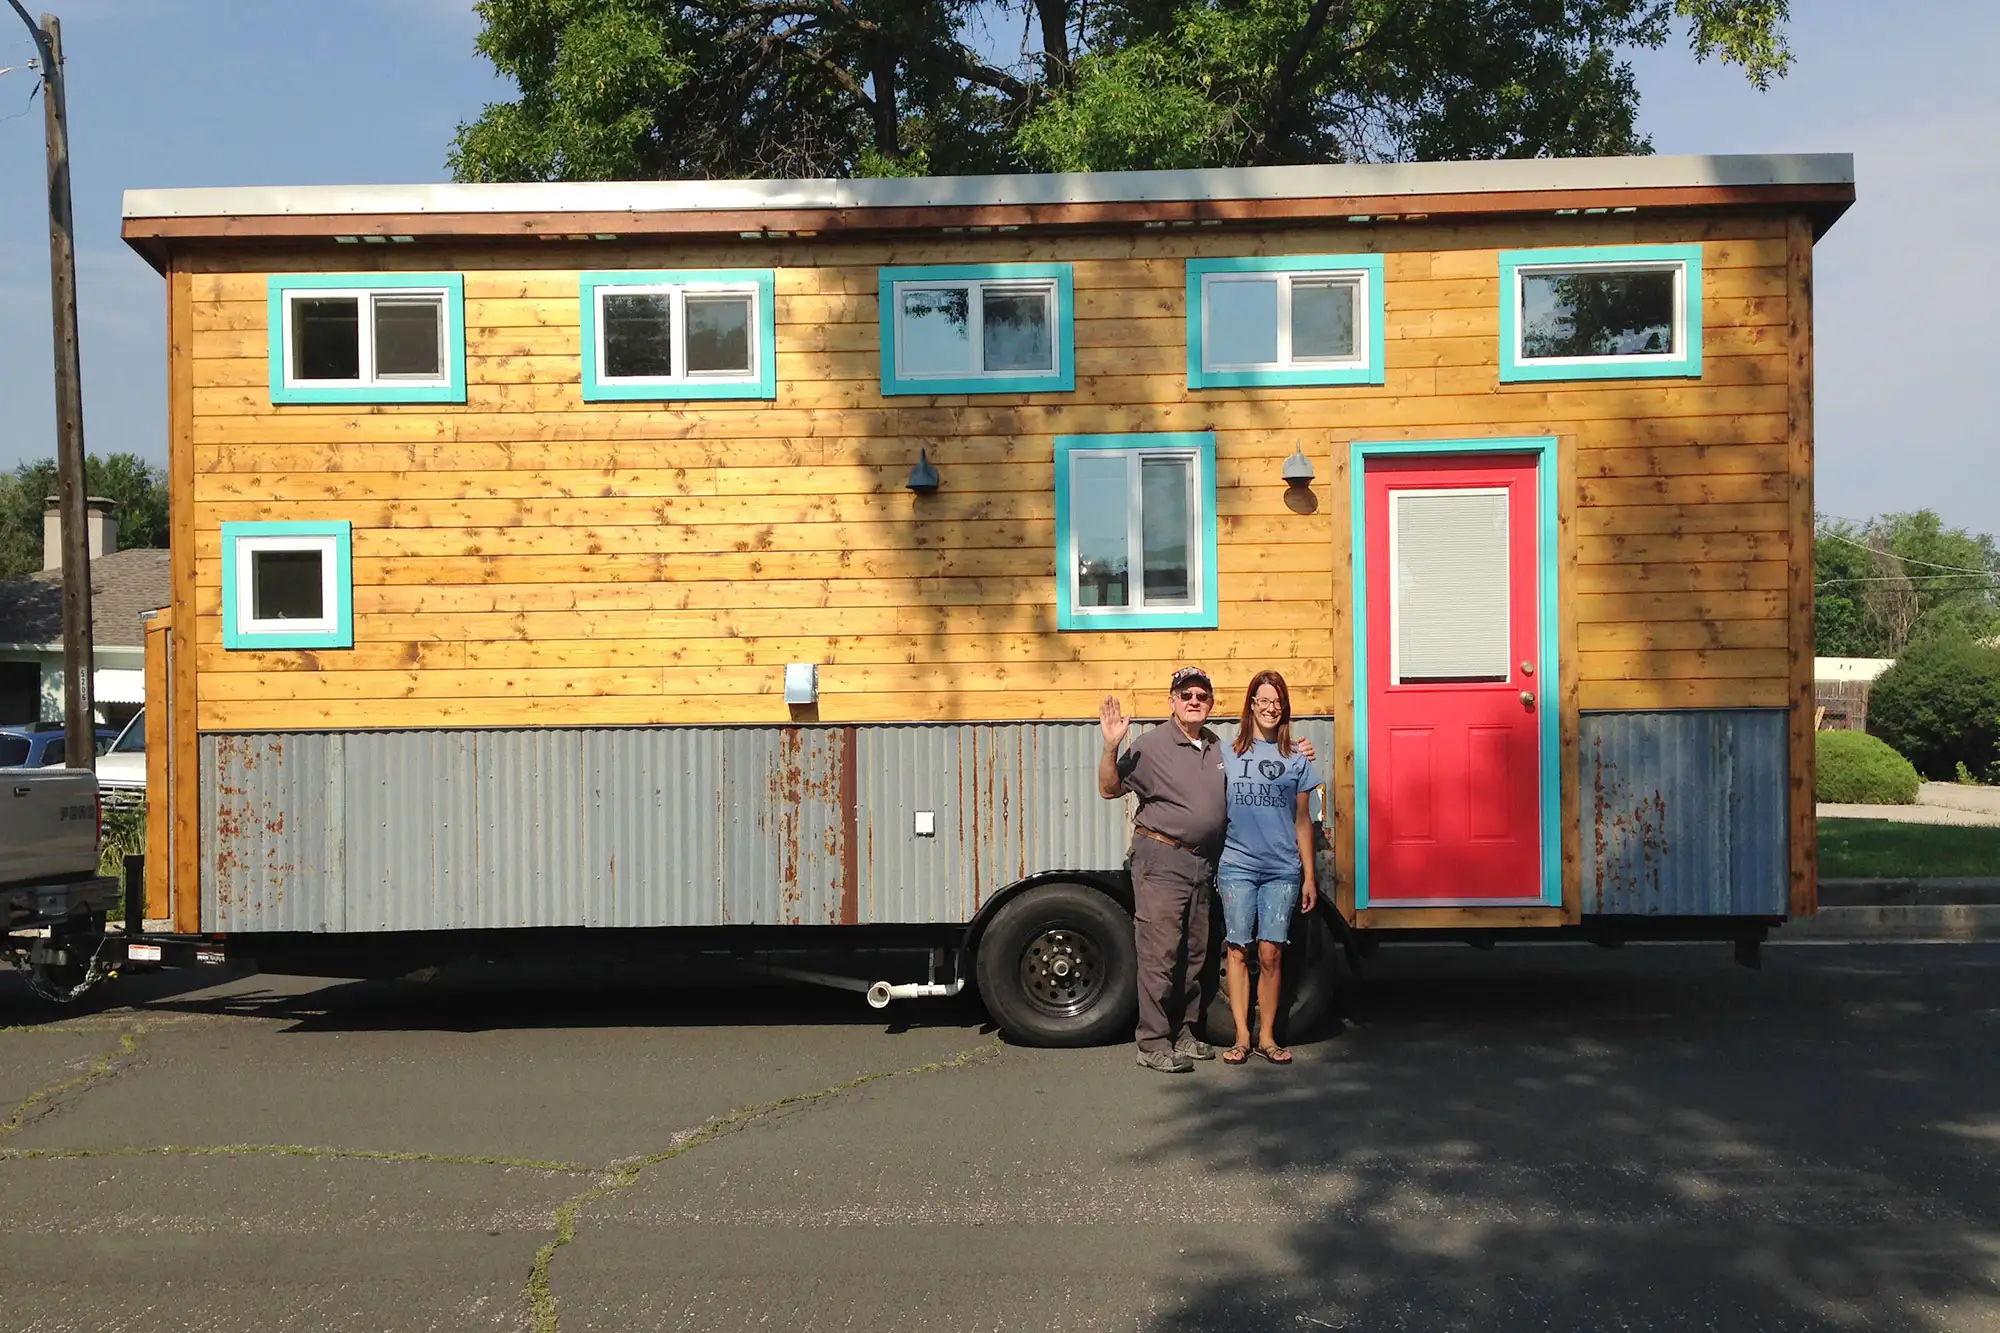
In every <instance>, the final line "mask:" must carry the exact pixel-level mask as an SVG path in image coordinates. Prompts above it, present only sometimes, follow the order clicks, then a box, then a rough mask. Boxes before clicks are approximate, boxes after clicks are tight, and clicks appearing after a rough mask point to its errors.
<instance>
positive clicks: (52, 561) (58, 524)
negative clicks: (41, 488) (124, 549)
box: [42, 495, 118, 569]
mask: <svg viewBox="0 0 2000 1333" xmlns="http://www.w3.org/2000/svg"><path fill="white" fill-rule="evenodd" d="M83 507H84V513H85V515H86V518H85V520H84V526H85V528H86V529H88V531H89V533H90V558H91V559H92V560H95V559H97V558H98V557H99V556H105V555H110V554H111V553H112V552H113V551H116V550H117V549H118V519H117V518H116V517H115V516H114V515H113V514H112V512H111V511H112V510H113V509H114V508H115V507H116V506H115V505H114V504H113V503H112V502H111V501H110V500H107V499H105V498H104V497H103V496H101V495H93V496H91V497H89V498H88V499H86V500H85V501H84V502H83ZM42 568H43V569H61V568H62V511H61V510H60V509H58V508H57V507H56V497H55V496H53V495H51V496H49V497H48V499H47V500H45V501H44V502H43V509H42Z"/></svg>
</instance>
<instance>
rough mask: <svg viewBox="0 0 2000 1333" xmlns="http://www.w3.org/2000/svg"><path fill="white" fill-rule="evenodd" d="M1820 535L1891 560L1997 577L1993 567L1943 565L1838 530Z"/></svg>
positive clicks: (1985, 576)
mask: <svg viewBox="0 0 2000 1333" xmlns="http://www.w3.org/2000/svg"><path fill="white" fill-rule="evenodd" d="M1820 535H1821V536H1823V537H1830V538H1832V539H1833V540H1834V541H1837V542H1844V543H1846V544H1847V545H1849V546H1852V547H1854V548H1856V549H1857V550H1862V551H1867V552H1870V553H1871V554H1874V555H1886V556H1888V557H1889V558H1890V559H1891V560H1900V561H1902V562H1903V563H1904V564H1906V565H1922V566H1924V568H1926V569H1949V570H1952V571H1953V572H1955V573H1959V574H1977V575H1979V576H1980V577H1981V578H1989V579H1990V578H1993V577H1995V574H1996V571H1994V570H1991V569H1974V568H1972V567H1971V566H1970V565H1941V564H1939V563H1938V562H1937V561H1935V560H1919V559H1917V558H1916V557H1915V556H1911V555H1898V554H1896V552H1894V551H1885V550H1883V549H1882V548H1881V547H1879V546H1870V545H1869V544H1868V543H1867V542H1858V541H1855V540H1854V538H1852V537H1843V536H1841V535H1840V534H1839V533H1837V532H1825V533H1821V534H1820Z"/></svg>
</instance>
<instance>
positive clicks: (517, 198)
mask: <svg viewBox="0 0 2000 1333" xmlns="http://www.w3.org/2000/svg"><path fill="white" fill-rule="evenodd" d="M1853 182H1854V157H1853V155H1852V154H1851V153H1791V154H1725V155H1715V156H1679V157H1584V158H1521V159H1504V160H1499V161H1478V162H1398V163H1382V164H1372V163H1353V164H1340V165H1329V166H1287V167H1221V168H1205V169H1199V170H1190V171H1107V172H1058V173H1044V174H1017V175H1005V176H926V177H892V178H882V179H869V180H751V181H741V180H715V181H574V182H567V181H559V182H545V183H544V182H535V183H517V184H465V185H461V184H433V185H301V186H246V187H240V188H239V187H226V188H209V187H200V188H189V189H135V190H127V191H125V195H124V206H123V216H124V217H125V218H127V219H139V218H202V217H286V216H292V217H329V216H334V217H338V216H355V217H365V216H370V215H374V214H424V213H453V214H477V213H556V214H561V213H609V212H626V211H631V212H710V211H718V210H731V211H756V210H760V209H868V208H926V207H936V208H951V207H961V208H962V207H980V206H991V205H1002V206H1006V205H1059V204H1100V203H1154V202H1181V201H1198V200H1219V199H1231V200H1257V199H1272V200H1276V199H1311V198H1342V199H1353V198H1366V197H1371V196H1381V197H1390V196H1397V195H1449V194H1461V195H1476V194H1487V193H1496V194H1497V193H1521V192H1531V193H1532V192H1543V191H1566V190H1604V189H1687V188H1703V187H1734V188H1753V189H1754V188H1758V187H1782V186H1798V185H1836V186H1837V185H1851V184H1853Z"/></svg>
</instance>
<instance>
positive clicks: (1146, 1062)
mask: <svg viewBox="0 0 2000 1333" xmlns="http://www.w3.org/2000/svg"><path fill="white" fill-rule="evenodd" d="M1139 1068H1141V1069H1150V1070H1152V1071H1153V1072H1154V1073H1156V1074H1185V1073H1188V1072H1189V1071H1191V1070H1192V1069H1193V1068H1194V1061H1192V1060H1190V1059H1188V1058H1187V1057H1186V1056H1185V1055H1182V1054H1181V1053H1180V1052H1179V1051H1178V1050H1173V1051H1140V1052H1139Z"/></svg>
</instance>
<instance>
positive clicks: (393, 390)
mask: <svg viewBox="0 0 2000 1333" xmlns="http://www.w3.org/2000/svg"><path fill="white" fill-rule="evenodd" d="M411 288H418V289H424V288H429V289H432V290H437V291H442V292H443V293H444V331H445V356H444V365H445V376H446V378H445V381H444V382H443V383H442V384H409V383H402V382H397V381H390V382H386V383H356V384H317V383H316V384H292V383H289V380H290V376H289V375H288V374H287V368H288V367H289V366H290V365H291V358H290V356H289V355H288V353H289V350H290V346H291V321H290V320H288V319H287V318H286V313H285V307H286V306H287V304H289V302H288V301H287V293H290V292H305V291H312V292H329V291H337V292H345V291H351V292H356V293H362V294H365V293H369V292H393V291H407V290H409V289H411ZM266 289H267V292H268V300H269V306H270V310H269V316H268V324H269V342H270V361H271V401H272V402H273V403H462V402H464V401H465V276H464V275H463V274H459V273H274V274H272V275H271V277H270V278H269V280H268V281H267V283H266Z"/></svg>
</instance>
